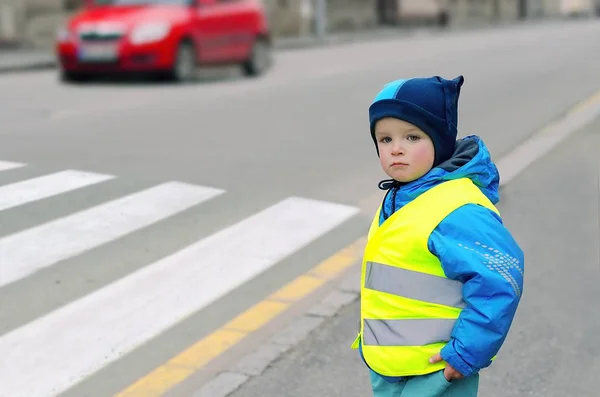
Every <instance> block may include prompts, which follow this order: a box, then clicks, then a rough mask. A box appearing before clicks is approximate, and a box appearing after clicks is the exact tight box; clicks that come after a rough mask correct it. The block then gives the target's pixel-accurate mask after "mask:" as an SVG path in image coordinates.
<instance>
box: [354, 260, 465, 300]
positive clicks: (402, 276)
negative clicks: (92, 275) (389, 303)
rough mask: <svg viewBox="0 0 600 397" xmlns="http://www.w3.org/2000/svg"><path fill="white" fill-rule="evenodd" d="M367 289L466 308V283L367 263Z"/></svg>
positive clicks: (380, 264)
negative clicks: (463, 285)
mask: <svg viewBox="0 0 600 397" xmlns="http://www.w3.org/2000/svg"><path fill="white" fill-rule="evenodd" d="M366 273H367V276H366V281H365V288H369V289H372V290H376V291H381V292H387V293H388V294H394V295H399V296H404V297H406V298H409V299H414V300H419V301H425V302H432V303H437V304H440V305H446V306H453V307H458V308H460V309H462V308H464V307H465V301H464V300H463V297H462V283H461V282H460V281H456V280H450V279H449V278H444V277H439V276H432V275H431V274H426V273H420V272H415V271H412V270H406V269H402V268H399V267H394V266H388V265H384V264H382V263H373V262H367V272H366Z"/></svg>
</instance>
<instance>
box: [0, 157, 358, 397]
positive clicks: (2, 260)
mask: <svg viewBox="0 0 600 397" xmlns="http://www.w3.org/2000/svg"><path fill="white" fill-rule="evenodd" d="M9 164H17V163H7V162H0V170H2V169H3V168H2V167H4V169H6V170H8V169H12V168H15V167H10V165H9ZM22 166H24V165H22ZM113 178H117V177H113V176H110V175H101V174H93V173H86V172H81V171H72V170H69V171H64V172H58V173H55V174H51V175H46V176H41V177H39V178H34V179H29V180H26V181H21V182H17V183H13V184H9V185H5V186H0V222H1V216H2V212H1V210H3V209H4V210H8V209H10V208H15V207H17V206H19V205H22V204H25V203H28V202H32V201H39V200H43V199H45V198H48V197H53V196H60V195H61V194H63V193H68V192H70V191H72V190H75V189H84V188H85V187H87V186H91V185H94V184H97V183H100V182H104V181H108V180H110V179H113ZM224 193H226V192H225V191H223V190H220V189H218V188H216V187H204V186H197V185H191V184H187V183H181V182H166V183H163V184H159V185H157V186H154V187H151V188H149V189H146V190H142V191H139V192H136V193H133V194H129V195H127V196H124V197H121V198H118V199H115V200H112V201H110V202H107V203H102V204H100V205H97V206H94V207H91V208H88V209H85V210H82V211H80V212H76V213H73V214H70V215H68V216H65V217H62V218H58V219H55V220H52V221H49V222H47V223H44V224H42V225H38V226H34V227H32V228H30V229H26V230H23V231H20V232H17V233H14V234H12V235H8V236H5V237H3V238H0V288H3V287H4V286H7V285H8V284H11V283H16V282H19V281H20V280H22V279H24V278H27V277H30V276H32V275H34V274H35V273H36V272H37V271H39V270H41V269H44V268H49V267H52V266H54V265H55V264H57V263H58V262H60V261H62V260H65V259H68V258H72V257H74V256H76V255H81V256H82V257H85V255H86V252H87V251H89V250H91V249H93V248H95V247H98V246H101V245H103V244H107V243H109V242H112V241H115V240H117V239H120V238H122V237H124V236H126V235H128V234H131V233H135V232H137V231H139V230H141V229H142V228H146V227H154V226H153V224H155V223H156V222H158V221H159V220H163V219H167V218H169V217H171V216H173V215H176V214H178V213H180V212H182V211H184V210H186V209H189V208H191V207H194V206H196V205H200V204H202V203H204V202H207V201H209V200H211V199H213V198H215V197H218V196H220V195H222V194H224ZM357 213H358V209H357V208H355V207H350V206H346V205H341V204H336V203H330V202H324V201H318V200H312V199H306V198H299V197H290V198H287V199H284V200H282V201H280V202H278V203H275V204H273V205H272V206H270V207H267V208H266V209H263V210H262V211H260V212H258V213H255V214H253V215H251V216H249V217H247V218H245V219H242V220H240V221H239V222H238V223H236V224H234V225H231V226H226V227H223V228H222V229H221V230H220V231H218V232H216V233H214V234H212V235H209V236H207V237H205V238H203V239H201V240H199V241H197V242H194V243H192V244H190V245H189V246H187V247H185V248H183V249H181V250H179V251H177V252H174V253H172V254H170V255H168V256H166V257H164V258H162V259H159V260H157V261H155V262H154V263H148V264H147V265H146V266H143V267H141V268H140V269H139V270H137V271H135V272H133V273H130V274H128V275H126V276H125V277H123V278H121V279H119V280H117V281H115V282H113V283H111V284H108V285H106V286H104V287H102V288H100V289H97V290H92V291H89V293H88V294H87V295H84V296H83V297H81V298H79V299H77V300H75V301H72V302H71V303H69V304H67V305H65V306H63V307H59V308H57V309H55V310H53V311H50V312H49V313H46V314H45V315H44V316H41V317H39V318H37V319H35V320H33V321H31V322H29V323H27V324H24V325H22V326H20V327H17V328H16V329H13V330H12V331H10V332H8V333H5V334H4V335H0V352H2V360H0V385H1V386H0V396H1V397H4V396H6V397H9V396H10V397H20V396H23V397H30V396H39V397H45V396H56V395H58V394H60V393H62V392H64V391H66V390H68V389H69V388H71V387H73V386H74V385H75V384H77V383H78V382H80V381H81V380H84V379H86V378H87V377H89V376H91V375H93V374H94V373H95V372H97V371H98V370H100V369H102V368H104V367H106V366H108V365H110V364H112V363H113V362H115V361H117V360H119V359H120V358H121V357H123V356H124V355H125V354H127V353H128V352H130V351H132V350H133V349H134V348H136V347H138V346H140V345H143V344H145V343H147V342H149V341H150V340H151V339H152V338H154V337H155V336H158V335H160V334H161V333H162V332H164V331H166V330H168V329H169V328H171V327H173V326H174V325H175V324H177V323H178V322H180V321H181V320H182V319H184V318H186V317H188V316H189V315H191V314H193V313H195V312H197V311H199V310H201V309H203V308H205V307H207V306H209V305H211V304H212V303H213V302H215V301H216V300H217V299H219V298H220V297H222V296H224V295H226V294H228V293H229V292H231V291H232V290H234V289H236V288H237V287H239V286H241V285H242V284H244V283H246V282H248V281H249V280H251V279H253V278H254V277H256V276H257V275H259V274H261V273H263V272H265V271H268V270H269V269H270V268H271V267H273V266H274V265H275V264H277V263H278V262H280V261H281V260H283V259H285V258H286V257H288V256H290V255H291V254H293V253H294V252H296V251H298V250H300V249H302V248H303V247H305V246H306V245H308V244H309V243H311V242H312V241H314V240H316V239H318V238H320V237H322V236H324V235H325V234H326V233H328V232H330V231H331V230H333V229H334V228H336V227H339V226H340V225H341V224H342V223H343V222H345V221H347V220H348V219H350V218H351V217H353V216H354V215H355V214H357ZM148 244H152V242H148ZM82 263H84V261H82ZM0 310H1V308H0ZM157 313H160V315H157ZM1 315H2V313H1V312H0V317H1Z"/></svg>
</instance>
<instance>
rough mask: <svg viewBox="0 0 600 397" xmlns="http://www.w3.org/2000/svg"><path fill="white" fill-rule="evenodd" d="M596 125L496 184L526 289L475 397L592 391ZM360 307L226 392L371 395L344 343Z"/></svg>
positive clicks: (597, 351)
mask: <svg viewBox="0 0 600 397" xmlns="http://www.w3.org/2000/svg"><path fill="white" fill-rule="evenodd" d="M599 131H600V120H597V121H596V122H595V123H593V124H592V125H590V126H589V127H588V128H586V129H585V130H584V131H581V132H580V133H578V134H576V135H574V136H572V138H570V139H569V141H568V142H567V143H565V144H564V145H561V147H559V148H557V149H556V150H553V151H552V152H551V153H548V155H547V156H545V157H544V158H543V159H541V160H540V161H538V162H537V163H535V164H534V165H532V166H531V168H529V169H528V170H527V171H525V172H524V173H523V174H522V175H521V176H519V177H518V178H517V179H515V180H514V181H513V182H512V183H511V184H510V185H508V186H507V187H506V188H505V189H504V190H503V191H502V197H501V204H500V205H499V209H500V211H501V213H502V215H503V219H504V222H505V224H506V225H507V226H508V227H509V228H510V229H511V231H512V233H513V234H514V236H515V238H516V239H517V241H518V242H519V243H520V245H521V247H522V248H523V250H524V252H525V258H526V264H525V269H526V270H525V274H526V276H525V288H524V296H523V300H522V303H521V305H520V308H519V311H518V313H517V316H516V319H515V321H514V323H513V326H512V329H511V332H510V334H509V337H508V338H507V341H506V343H505V345H504V347H503V348H502V350H501V352H500V354H499V357H498V359H497V361H496V362H495V363H494V364H493V366H491V367H490V368H488V369H484V370H483V371H482V372H481V386H480V395H482V396H489V397H501V396H502V397H512V396H514V397H521V396H544V397H559V396H561V397H562V396H580V397H593V396H597V395H598V390H599V389H600V381H599V380H598V376H597V373H598V370H599V369H600V346H599V344H598V343H597V335H598V333H599V332H600V317H598V308H597V306H596V302H598V300H600V289H598V283H599V282H600V258H599V255H600V251H599V250H600V248H599V247H600V226H599V222H600V221H599V219H600V218H599V215H598V208H599V206H600V189H599V177H600V157H599V155H598V154H599V153H600V134H599ZM356 281H358V280H356ZM357 284H358V282H357ZM359 310H360V309H359V303H358V301H355V303H354V304H352V305H349V306H348V307H346V308H344V309H343V310H342V311H341V312H340V313H338V315H337V316H336V317H335V318H333V319H330V320H327V321H326V322H325V323H324V324H323V325H322V326H321V327H320V328H319V329H317V330H316V331H314V332H313V334H311V335H310V337H309V338H307V339H306V340H304V341H303V342H302V343H300V344H299V345H298V346H297V347H296V348H294V349H292V350H291V351H290V352H289V353H287V354H286V355H285V356H284V357H283V358H281V359H280V360H278V361H276V362H274V363H272V364H271V366H270V368H268V369H267V370H266V371H265V372H264V373H263V374H262V375H261V376H258V377H254V378H252V379H251V380H249V381H248V382H247V383H245V384H244V385H243V386H242V387H241V388H240V389H239V390H237V391H236V392H234V393H232V394H230V397H254V396H278V397H304V396H331V397H337V396H339V397H342V396H343V397H359V396H368V395H371V394H370V385H369V379H368V373H367V371H366V370H365V366H364V364H363V363H362V362H361V360H360V358H359V357H358V356H357V353H356V351H355V350H351V349H350V347H349V346H350V344H351V343H352V341H353V339H354V337H355V335H356V327H357V321H358V320H357V318H358V313H359ZM216 395H217V394H215V396H216Z"/></svg>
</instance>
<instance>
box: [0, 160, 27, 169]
mask: <svg viewBox="0 0 600 397" xmlns="http://www.w3.org/2000/svg"><path fill="white" fill-rule="evenodd" d="M24 166H25V164H22V163H13V162H10V161H0V171H7V170H12V169H15V168H21V167H24Z"/></svg>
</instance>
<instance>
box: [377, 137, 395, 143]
mask: <svg viewBox="0 0 600 397" xmlns="http://www.w3.org/2000/svg"><path fill="white" fill-rule="evenodd" d="M391 141H392V138H390V137H389V136H384V137H383V138H381V139H380V140H379V142H381V143H390V142H391Z"/></svg>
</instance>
